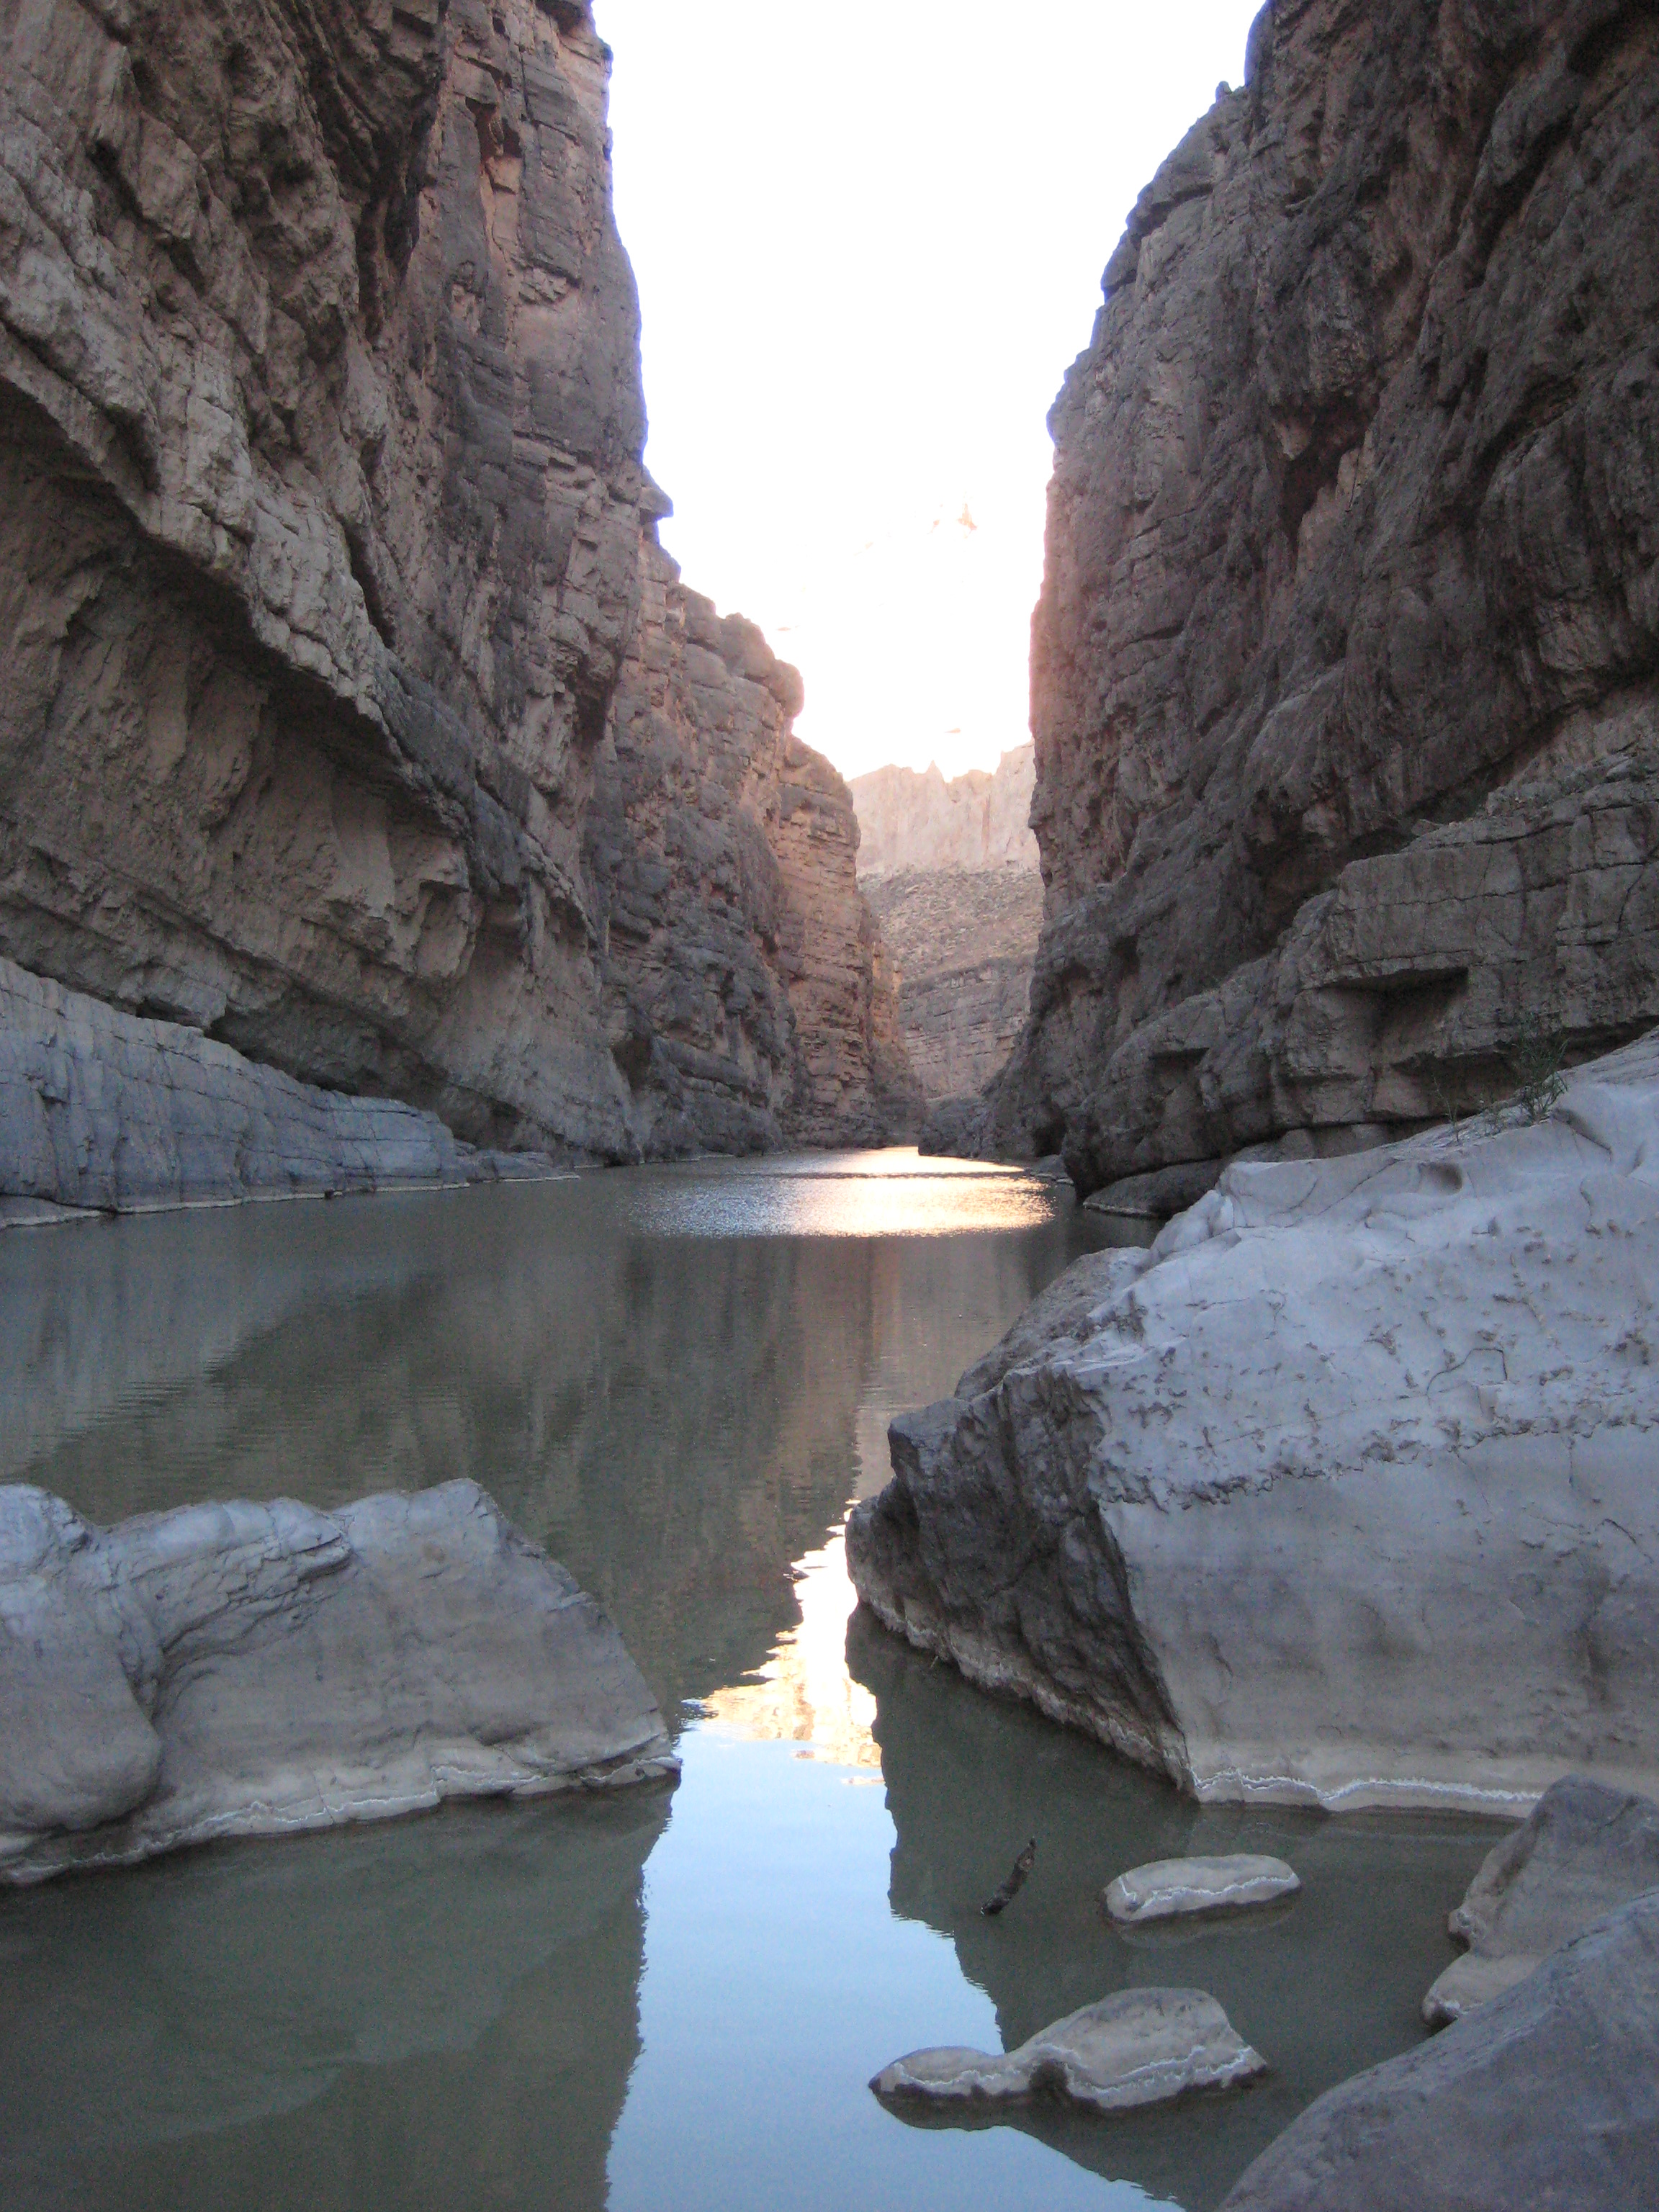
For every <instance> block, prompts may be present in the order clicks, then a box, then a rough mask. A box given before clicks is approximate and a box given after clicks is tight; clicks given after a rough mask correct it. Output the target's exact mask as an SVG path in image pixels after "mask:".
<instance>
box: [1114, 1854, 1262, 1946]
mask: <svg viewBox="0 0 1659 2212" xmlns="http://www.w3.org/2000/svg"><path fill="white" fill-rule="evenodd" d="M1301 1887H1302V1885H1301V1883H1300V1882H1299V1881H1297V1877H1296V1874H1295V1871H1294V1869H1292V1868H1291V1867H1288V1866H1286V1865H1285V1862H1284V1860H1283V1859H1274V1858H1267V1857H1263V1856H1261V1855H1260V1854H1258V1853H1255V1852H1250V1851H1239V1852H1236V1853H1234V1854H1233V1855H1231V1857H1226V1858H1191V1859H1154V1860H1153V1861H1152V1863H1150V1864H1149V1865H1146V1866H1139V1867H1131V1868H1130V1869H1129V1871H1128V1872H1127V1874H1121V1875H1118V1876H1117V1877H1116V1878H1115V1880H1114V1881H1110V1882H1109V1883H1108V1884H1107V1886H1106V1890H1105V1894H1104V1898H1103V1903H1104V1905H1105V1907H1106V1911H1107V1912H1108V1914H1109V1917H1111V1918H1112V1919H1114V1920H1115V1921H1117V1922H1118V1923H1120V1924H1121V1925H1122V1926H1124V1927H1127V1928H1134V1927H1139V1926H1141V1925H1143V1924H1144V1923H1146V1921H1149V1920H1167V1919H1170V1918H1171V1917H1173V1916H1175V1915H1176V1914H1186V1913H1196V1912H1236V1911H1243V1909H1244V1908H1245V1907H1246V1906H1249V1905H1273V1904H1274V1903H1276V1902H1277V1901H1278V1900H1279V1899H1280V1898H1282V1897H1291V1896H1294V1894H1295V1893H1296V1892H1297V1890H1298V1889H1300V1888H1301Z"/></svg>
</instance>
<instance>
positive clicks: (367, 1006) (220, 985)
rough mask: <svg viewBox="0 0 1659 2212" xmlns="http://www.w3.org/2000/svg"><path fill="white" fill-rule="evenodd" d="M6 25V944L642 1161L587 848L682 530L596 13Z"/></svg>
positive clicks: (369, 1077)
mask: <svg viewBox="0 0 1659 2212" xmlns="http://www.w3.org/2000/svg"><path fill="white" fill-rule="evenodd" d="M0 25H3V34H4V40H5V49H6V53H7V68H6V71H5V76H4V82H3V85H0V609H3V623H4V638H5V644H6V654H5V661H4V670H3V674H0V951H3V952H4V953H6V954H7V955H9V956H10V957H13V958H15V960H16V961H18V962H19V963H21V965H23V966H24V967H27V968H29V969H33V970H35V971H37V972H39V973H40V974H43V975H50V976H52V977H54V978H56V979H58V981H63V982H64V983H66V984H69V985H70V986H71V987H75V988H78V989H82V990H85V991H88V992H90V993H92V994H95V995H97V996H100V997H101V998H104V999H106V1000H110V1001H112V1003H114V1004H115V1005H117V1006H122V1007H125V1008H127V1009H129V1010H132V1011H137V1012H143V1013H146V1014H160V1015H164V1016H167V1017H169V1018H173V1019H176V1020H179V1021H182V1022H185V1023H187V1024H192V1025H194V1026H196V1027H197V1028H201V1029H204V1030H209V1031H210V1033H211V1034H212V1035H213V1036H215V1037H216V1038H220V1039H222V1040H223V1041H225V1042H229V1043H232V1044H234V1045H236V1046H237V1047H239V1048H240V1049H242V1050H243V1051H245V1052H246V1053H247V1054H250V1055H251V1056H252V1057H253V1058H254V1059H256V1060H264V1061H268V1062H271V1063H274V1064H275V1065H276V1066H279V1067H281V1068H283V1069H285V1070H287V1071H288V1072H289V1073H294V1074H295V1075H297V1076H301V1077H302V1078H304V1079H307V1080H310V1081H313V1082H319V1083H323V1084H326V1085H333V1086H337V1087H340V1088H345V1089H358V1090H363V1091H377V1092H382V1093H391V1094H393V1095H396V1096H398V1097H404V1098H406V1099H409V1100H410V1101H412V1102H414V1103H417V1104H419V1105H422V1106H423V1107H428V1108H431V1109H435V1110H436V1111H437V1112H439V1113H440V1114H441V1115H442V1116H443V1117H444V1119H445V1120H446V1121H447V1122H449V1123H450V1124H451V1125H452V1126H453V1127H454V1128H455V1129H456V1130H457V1131H459V1133H460V1134H461V1135H463V1136H464V1137H466V1138H469V1139H474V1140H490V1141H497V1142H508V1143H513V1144H519V1143H528V1144H532V1145H534V1144H555V1145H558V1146H564V1147H568V1148H569V1149H572V1150H574V1151H578V1152H585V1153H589V1154H596V1155H601V1156H610V1157H625V1156H628V1155H630V1154H632V1153H633V1152H636V1151H637V1150H638V1149H639V1147H640V1145H641V1140H642V1136H643V1137H645V1138H648V1135H649V1129H648V1127H647V1128H646V1129H645V1130H644V1131H643V1132H642V1131H641V1127H640V1121H639V1116H638V1115H636V1113H635V1107H634V1102H633V1099H632V1097H631V1094H630V1091H629V1084H628V1081H627V1079H626V1078H625V1075H624V1073H623V1071H622V1070H621V1069H620V1068H619V1067H618V1066H617V1062H616V1060H615V1059H614V1058H613V1056H612V1054H611V1050H610V1042H611V1041H610V1038H609V1036H608V1034H607V1004H606V991H605V983H604V980H603V977H602V975H601V965H602V942H601V940H602V935H603V923H602V921H601V920H600V919H599V917H598V916H596V915H595V912H594V910H593V909H594V904H595V899H596V896H602V894H603V886H598V887H596V885H595V884H594V883H593V882H592V880H590V879H589V878H587V877H586V875H585V873H584V867H583V860H584V852H585V844H586V816H587V811H588V807H589V803H590V798H591V794H592V784H593V778H594V773H595V758H596V755H597V753H598V751H599V748H600V746H601V744H602V743H603V741H604V739H605V732H606V727H607V723H608V721H609V720H610V719H611V717H612V715H613V713H614V710H615V706H616V700H617V690H618V686H619V683H620V680H621V678H622V673H623V665H624V662H625V660H626V658H627V655H628V653H629V643H630V639H631V637H632V635H633V631H634V628H635V622H636V618H637V615H638V611H639V605H640V599H641V564H642V561H643V560H645V559H647V558H648V557H649V556H651V555H652V554H653V553H654V526H655V520H656V518H657V517H658V516H659V515H660V514H661V513H663V512H664V511H665V501H664V500H663V498H662V495H660V494H659V492H658V491H657V490H656V489H655V487H654V486H653V484H652V483H651V482H650V480H649V478H648V477H647V475H646V474H645V472H644V470H643V467H642V465H641V453H642V450H643V443H644V436H645V414H644V407H643V402H642V398H641V387H640V374H639V345H638V310H637V306H636V302H635V291H634V284H633V279H632V276H631V273H630V271H629V267H628V263H627V259H626V257H625V255H624V254H623V249H622V246H621V243H620V241H619V240H618V238H617V232H616V228H615V225H614V222H613V220H612V216H611V197H610V155H609V137H608V133H607V131H606V129H605V97H606V85H607V79H608V71H609V59H610V57H609V53H608V50H607V49H606V48H605V46H603V45H602V44H601V43H600V41H599V39H598V37H597V35H596V33H595V32H594V29H593V26H592V19H591V15H590V14H589V11H588V9H586V6H585V5H582V4H580V0H498V4H496V5H495V6H494V7H489V6H485V5H483V4H482V0H451V4H450V5H448V6H447V8H441V7H440V6H439V5H438V4H436V0H408V4H404V0H399V4H398V7H397V8H396V9H394V8H393V7H392V6H391V5H390V4H389V0H371V4H368V5H366V6H362V7H359V6H351V7H344V6H341V5H339V4H337V0H325V5H324V6H323V7H322V8H321V9H314V8H301V7H300V6H298V5H296V4H294V0H256V4H255V5H254V6H253V7H252V9H246V10H243V11H241V12H240V14H238V15H236V16H235V17H234V20H233V19H232V18H228V17H225V16H223V15H222V14H221V13H220V12H218V11H216V10H214V9H210V8H207V7H205V6H204V5H203V4H201V0H86V4H82V0H69V4H64V5H48V4H46V0H0ZM840 919H841V925H842V933H843V936H844V937H845V938H846V939H848V941H849V942H853V943H857V942H860V941H861V939H860V931H861V928H862V922H861V918H860V916H859V915H857V913H856V912H855V911H854V909H853V908H851V906H850V905H849V907H848V911H847V912H846V913H845V914H844V915H842V916H841V917H840Z"/></svg>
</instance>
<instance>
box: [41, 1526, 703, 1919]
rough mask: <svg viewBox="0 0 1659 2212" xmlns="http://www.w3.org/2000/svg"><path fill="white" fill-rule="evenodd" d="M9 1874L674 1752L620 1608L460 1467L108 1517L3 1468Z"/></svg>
mask: <svg viewBox="0 0 1659 2212" xmlns="http://www.w3.org/2000/svg"><path fill="white" fill-rule="evenodd" d="M0 1707H3V1710H4V1711H5V1714H6V1717H7V1725H6V1729H5V1731H4V1734H3V1736H0V1879H4V1880H9V1881H14V1882H17V1881H25V1882H26V1881H40V1880H42V1879H44V1878H45V1877H46V1876H47V1875H53V1874H58V1873H61V1872H64V1871H65V1870H67V1869H70V1868H77V1867H81V1868H85V1867H100V1866H125V1865H131V1864H132V1863H136V1862H137V1861H138V1860H141V1859H145V1858H149V1857H153V1856H154V1855H155V1854H156V1853H157V1852H160V1851H165V1850H176V1849H177V1848H179V1846H180V1845H183V1844H194V1843H202V1842H205V1841H207V1840H209V1839H210V1838H214V1837H219V1836H229V1835H268V1834H285V1833H289V1832H293V1831H295V1830H299V1829H304V1828H318V1827H331V1826H338V1825H340V1824H341V1823H343V1822H346V1821H352V1820H385V1819H387V1818H389V1817H391V1816H392V1815H393V1814H399V1813H406V1812H413V1811H416V1810H419V1809H422V1808H427V1807H430V1806H433V1805H436V1804H437V1803H439V1802H441V1800H442V1799H444V1798H446V1797H468V1796H538V1795H540V1794H543V1793H544V1792H547V1791H550V1790H569V1789H579V1788H597V1787H601V1786H609V1785H612V1784H618V1783H625V1782H635V1781H642V1780H646V1779H648V1778H653V1777H657V1776H661V1775H665V1774H669V1773H672V1772H674V1771H677V1770H678V1761H677V1760H676V1759H674V1757H673V1755H672V1753H671V1751H670V1748H669V1744H668V1739H667V1735H666V1734H665V1730H664V1727H663V1722H662V1716H661V1714H660V1713H659V1711H658V1710H657V1708H656V1705H654V1704H653V1701H652V1699H651V1695H650V1692H648V1691H647V1688H646V1686H645V1683H644V1681H643V1680H642V1679H641V1675H640V1673H639V1670H638V1668H636V1667H635V1665H634V1662H633V1661H632V1660H631V1659H630V1658H629V1656H628V1654H627V1652H626V1651H625V1650H623V1644H622V1641H621V1639H620V1638H619V1637H618V1636H617V1632H616V1631H615V1629H614V1628H613V1627H612V1626H611V1623H610V1622H609V1621H608V1620H606V1619H605V1615H604V1614H603V1613H601V1612H600V1611H599V1607H598V1606H597V1605H595V1603H594V1602H593V1601H592V1598H590V1597H588V1596H587V1595H586V1593H585V1592H584V1591H582V1590H580V1589H577V1587H576V1585H575V1584H574V1583H573V1582H572V1580H571V1579H570V1577H569V1576H568V1575H567V1574H566V1573H565V1571H564V1570H563V1569H562V1567H560V1566H559V1565H556V1563H555V1562H554V1561H553V1560H551V1559H549V1558H548V1557H547V1555H546V1554H545V1553H544V1552H542V1551H540V1550H538V1548H537V1547H536V1546H534V1545H533V1544H531V1543H528V1542H527V1541H526V1540H525V1539H524V1538H523V1537H522V1536H520V1534H518V1532H517V1531H516V1530H515V1529H514V1528H512V1526H511V1525H510V1524H509V1523H508V1522H507V1521H506V1520H505V1518H504V1517H503V1516H502V1515H501V1512H500V1511H499V1510H498V1509H497V1508H496V1507H495V1504H493V1503H492V1502H491V1500H490V1499H489V1498H488V1497H487V1496H486V1495H485V1494H484V1492H483V1491H481V1490H480V1489H479V1488H478V1487H477V1485H476V1484H475V1483H471V1482H451V1483H446V1484H444V1485H442V1486H441V1487H439V1488H437V1489H435V1490H428V1491H423V1492H419V1493H418V1494H417V1495H416V1496H413V1497H407V1498H406V1497H403V1496H400V1495H398V1494H396V1493H387V1494H385V1495H382V1496H380V1497H377V1498H364V1499H362V1500H360V1501H359V1502H358V1503H357V1504H354V1505H349V1506H347V1507H345V1508H343V1510H340V1511H338V1512H336V1513H319V1512H315V1511H313V1510H311V1509H310V1508H308V1507H307V1506H303V1505H299V1504H295V1503H294V1502H293V1501H292V1500H289V1499H277V1500H276V1501H275V1502H274V1503H272V1504H269V1505H252V1504H245V1503H236V1504H225V1505H201V1506H185V1507H182V1508H180V1509H179V1510H175V1511H173V1512H168V1513H157V1514H146V1515H141V1516H139V1517H138V1518H137V1519H136V1520H132V1521H126V1522H122V1523H120V1525H119V1526H118V1527H117V1528H111V1529H99V1528H93V1527H91V1526H89V1525H88V1523H87V1522H83V1521H82V1520H81V1519H80V1517H79V1516H77V1515H76V1514H75V1513H74V1512H73V1511H72V1510H70V1507H69V1506H67V1505H66V1504H64V1502H63V1500H62V1499H61V1498H53V1497H52V1496H50V1495H49V1494H48V1493H47V1492H45V1491H41V1490H36V1489H33V1488H32V1487H30V1486H27V1485H23V1484H14V1485H11V1486H7V1487H5V1488H0Z"/></svg>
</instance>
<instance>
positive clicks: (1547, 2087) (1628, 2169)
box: [1222, 1893, 1659, 2212]
mask: <svg viewBox="0 0 1659 2212" xmlns="http://www.w3.org/2000/svg"><path fill="white" fill-rule="evenodd" d="M1656 2166H1659V1893H1649V1894H1648V1895H1647V1896H1645V1897H1644V1898H1641V1899H1638V1900H1637V1901H1636V1902H1635V1903H1633V1904H1630V1905H1624V1906H1622V1907H1621V1908H1620V1910H1619V1911H1616V1912H1613V1913H1611V1914H1610V1915H1609V1916H1608V1917H1607V1918H1606V1919H1604V1920H1601V1921H1598V1922H1597V1923H1596V1924H1595V1926H1594V1927H1593V1928H1591V1929H1589V1930H1588V1931H1587V1932H1586V1933H1585V1934H1584V1935H1583V1936H1579V1937H1578V1938H1577V1941H1576V1942H1572V1943H1571V1944H1569V1945H1568V1946H1567V1948H1565V1950H1562V1951H1559V1952H1557V1953H1556V1954H1555V1955H1554V1956H1553V1958H1551V1959H1549V1960H1547V1961H1546V1962H1545V1964H1544V1965H1543V1966H1541V1967H1540V1968H1539V1970H1538V1972H1536V1973H1535V1974H1534V1975H1532V1976H1531V1977H1530V1978H1529V1979H1528V1980H1527V1981H1525V1982H1523V1983H1522V1984H1521V1986H1520V1987H1519V1988H1518V1989H1514V1990H1510V1992H1509V1994H1508V1995H1507V1996H1502V1997H1498V1998H1497V1999H1496V2000H1495V2001H1494V2002H1492V2003H1491V2004H1489V2005H1486V2006H1484V2007H1483V2008H1481V2010H1480V2012H1479V2013H1477V2014H1476V2015H1474V2018H1473V2019H1471V2020H1467V2021H1460V2022H1459V2024H1458V2025H1457V2026H1456V2027H1453V2028H1450V2029H1449V2030H1448V2031H1447V2033H1445V2034H1443V2035H1437V2036H1436V2037H1435V2039H1433V2041H1432V2042H1431V2043H1427V2044H1424V2045H1419V2048H1418V2049H1417V2050H1415V2051H1407V2052H1405V2053H1404V2055H1403V2056H1402V2057H1399V2058H1392V2059H1389V2061H1388V2062H1387V2063H1385V2064H1383V2065H1381V2066H1374V2067H1372V2068H1371V2069H1370V2071H1369V2072H1367V2073H1364V2074H1357V2075H1354V2077H1353V2079H1352V2081H1345V2082H1343V2083H1342V2085H1341V2087H1340V2088H1336V2089H1331V2090H1328V2092H1327V2093H1326V2094H1325V2095H1324V2096H1322V2097H1321V2098H1320V2099H1319V2100H1317V2102H1316V2103H1315V2104H1312V2105H1310V2106H1309V2107H1308V2110H1307V2111H1306V2112H1304V2114H1303V2115H1302V2117H1301V2118H1300V2119H1298V2120H1297V2121H1295V2122H1294V2123H1293V2124H1292V2125H1291V2126H1290V2127H1289V2128H1287V2129H1286V2130H1285V2133H1284V2134H1283V2135H1282V2136H1280V2137H1279V2140H1278V2142H1275V2143H1274V2144H1273V2146H1272V2147H1271V2148H1269V2149H1268V2150H1267V2151H1265V2152H1264V2153H1263V2154H1262V2155H1261V2157H1260V2158H1259V2159H1257V2160H1256V2161H1255V2164H1254V2165H1253V2166H1250V2167H1249V2170H1248V2172H1246V2173H1245V2174H1244V2175H1243V2178H1242V2179H1241V2180H1240V2181H1239V2182H1238V2184H1237V2186H1236V2187H1235V2188H1234V2189H1233V2190H1232V2191H1231V2193H1230V2194H1229V2195H1228V2197H1226V2198H1225V2201H1224V2203H1223V2206H1222V2212H1304V2208H1305V2207H1307V2206H1309V2205H1315V2204H1316V2205H1318V2206H1320V2207H1321V2208H1322V2212H1376V2208H1378V2207H1379V2206H1383V2205H1389V2206H1393V2205H1411V2206H1412V2207H1413V2208H1414V2212H1513V2208H1514V2207H1515V2206H1516V2205H1520V2204H1532V2205H1540V2206H1542V2205H1550V2206H1557V2205H1559V2206H1561V2207H1563V2208H1565V2207H1568V2206H1571V2207H1574V2208H1577V2207H1579V2206H1584V2207H1590V2206H1594V2207H1595V2208H1596V2212H1641V2208H1642V2207H1644V2206H1645V2205H1646V2204H1648V2203H1650V2202H1651V2199H1652V2194H1653V2175H1654V2172H1655V2170H1656Z"/></svg>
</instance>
